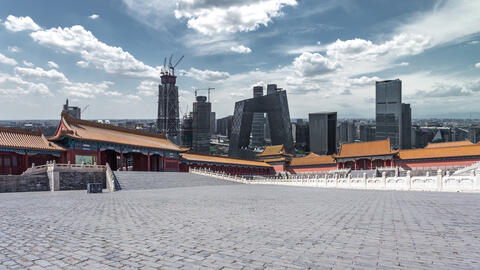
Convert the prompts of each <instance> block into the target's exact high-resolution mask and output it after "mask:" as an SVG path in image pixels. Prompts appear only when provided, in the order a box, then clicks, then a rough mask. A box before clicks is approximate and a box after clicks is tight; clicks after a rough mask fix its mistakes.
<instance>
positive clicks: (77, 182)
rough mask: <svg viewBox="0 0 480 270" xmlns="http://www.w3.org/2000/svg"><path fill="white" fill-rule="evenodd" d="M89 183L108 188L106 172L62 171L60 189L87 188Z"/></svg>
mask: <svg viewBox="0 0 480 270" xmlns="http://www.w3.org/2000/svg"><path fill="white" fill-rule="evenodd" d="M88 183H102V184H103V188H104V189H105V188H107V186H106V176H105V172H60V190H86V189H87V184H88Z"/></svg>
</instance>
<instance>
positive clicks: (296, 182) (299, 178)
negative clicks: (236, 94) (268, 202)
mask: <svg viewBox="0 0 480 270" xmlns="http://www.w3.org/2000/svg"><path fill="white" fill-rule="evenodd" d="M190 172H191V173H196V174H202V175H207V176H211V177H215V178H219V179H224V180H228V181H234V182H239V183H245V184H255V185H286V186H303V187H323V188H347V189H382V190H419V191H450V192H457V191H480V170H478V171H476V172H474V173H472V174H471V175H463V176H459V175H450V173H449V172H447V173H445V174H444V173H443V172H442V171H440V170H439V171H438V173H437V175H429V174H428V173H427V175H425V176H411V173H410V171H407V175H406V176H393V177H387V176H386V174H385V173H383V174H382V176H381V177H370V178H367V176H366V174H364V175H363V177H362V178H352V177H351V175H348V177H346V178H340V177H338V175H334V176H333V177H332V176H325V177H319V176H317V175H293V176H290V177H288V178H286V177H283V178H282V177H269V178H263V177H257V178H253V179H247V178H244V177H241V176H234V175H229V174H226V173H223V172H214V171H210V170H208V169H190Z"/></svg>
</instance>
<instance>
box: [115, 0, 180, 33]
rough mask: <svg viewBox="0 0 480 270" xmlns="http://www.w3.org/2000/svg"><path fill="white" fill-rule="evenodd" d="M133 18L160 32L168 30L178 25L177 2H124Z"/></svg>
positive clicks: (133, 0)
mask: <svg viewBox="0 0 480 270" xmlns="http://www.w3.org/2000/svg"><path fill="white" fill-rule="evenodd" d="M123 3H124V4H125V6H126V8H127V12H128V14H129V15H131V17H132V18H134V19H136V20H139V21H140V22H142V23H144V24H146V25H148V26H150V27H152V28H155V29H159V30H167V29H168V28H169V26H170V25H172V24H173V23H176V19H175V16H174V12H173V11H174V10H175V7H176V1H173V0H171V1H165V0H123Z"/></svg>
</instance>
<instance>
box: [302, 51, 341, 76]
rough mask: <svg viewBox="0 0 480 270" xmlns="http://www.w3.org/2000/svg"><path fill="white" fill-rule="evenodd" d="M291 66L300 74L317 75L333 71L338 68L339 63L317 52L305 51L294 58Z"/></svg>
mask: <svg viewBox="0 0 480 270" xmlns="http://www.w3.org/2000/svg"><path fill="white" fill-rule="evenodd" d="M293 66H294V67H295V69H296V72H297V73H298V74H299V75H301V76H307V77H308V76H318V75H323V74H326V73H330V72H333V71H335V70H337V69H339V68H340V64H338V63H336V62H334V61H330V60H329V59H327V58H326V57H324V56H323V55H321V54H319V53H309V52H305V53H303V54H302V55H300V56H298V57H297V58H295V60H294V61H293Z"/></svg>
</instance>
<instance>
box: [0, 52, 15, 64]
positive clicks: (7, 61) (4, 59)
mask: <svg viewBox="0 0 480 270" xmlns="http://www.w3.org/2000/svg"><path fill="white" fill-rule="evenodd" d="M0 63H2V64H6V65H12V66H15V65H16V64H17V61H15V59H12V58H9V57H6V56H5V55H3V54H1V53H0Z"/></svg>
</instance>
